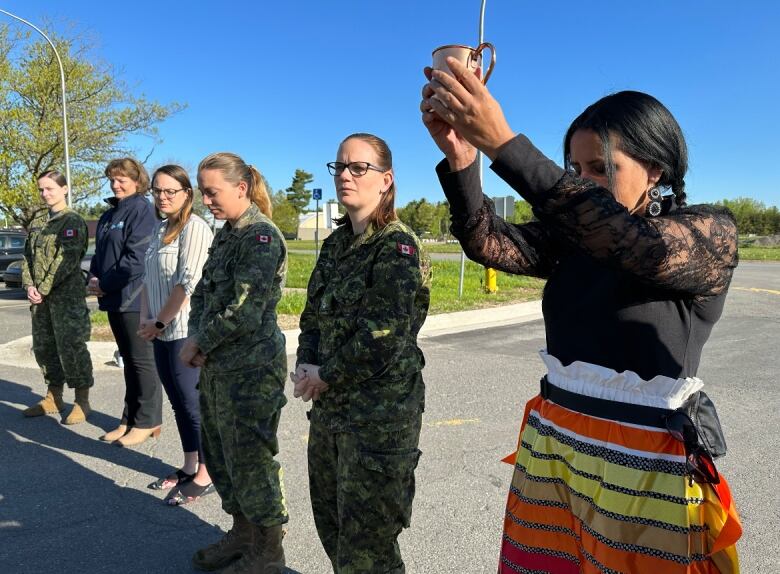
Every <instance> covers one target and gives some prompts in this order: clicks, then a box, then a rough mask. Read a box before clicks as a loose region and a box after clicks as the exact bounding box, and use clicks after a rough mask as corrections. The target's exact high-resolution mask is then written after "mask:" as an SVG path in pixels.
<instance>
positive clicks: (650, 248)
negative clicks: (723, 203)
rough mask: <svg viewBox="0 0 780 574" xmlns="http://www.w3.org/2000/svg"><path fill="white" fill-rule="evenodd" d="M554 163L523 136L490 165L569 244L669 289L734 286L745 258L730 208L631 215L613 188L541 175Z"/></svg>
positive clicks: (699, 291)
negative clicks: (740, 259)
mask: <svg viewBox="0 0 780 574" xmlns="http://www.w3.org/2000/svg"><path fill="white" fill-rule="evenodd" d="M545 162H547V165H545ZM550 165H554V164H553V162H552V161H550V160H549V159H547V158H546V157H544V155H543V154H542V153H541V152H539V151H538V150H537V149H536V148H535V147H534V146H533V145H532V144H531V142H530V141H528V139H527V138H525V137H524V136H522V135H521V136H517V137H516V138H514V139H513V140H512V141H510V142H508V143H507V144H506V145H504V146H503V147H502V148H501V150H500V151H499V153H498V154H497V157H496V159H495V161H494V162H493V164H492V165H491V169H493V170H494V171H495V172H496V173H497V174H498V175H499V176H500V177H501V178H502V179H504V181H506V182H507V183H508V184H509V185H510V186H512V187H513V188H514V189H515V190H516V191H517V192H518V193H520V195H522V196H523V197H524V198H525V199H526V200H527V201H528V202H529V203H530V204H531V205H532V207H533V208H534V212H535V213H536V214H537V215H538V217H539V218H540V220H541V221H542V222H543V223H544V225H545V226H546V227H547V228H548V229H549V232H550V233H551V234H553V235H554V236H555V237H556V238H558V240H559V241H560V242H561V243H564V244H567V245H569V246H570V248H572V249H578V250H580V251H582V252H584V253H587V254H588V255H590V256H591V257H593V258H594V259H597V260H599V261H602V262H603V263H604V264H606V265H609V266H611V267H614V268H618V269H621V270H623V271H626V272H628V273H631V274H632V275H635V276H636V277H638V278H639V279H640V280H643V281H646V282H648V283H651V284H653V285H657V286H660V287H663V288H666V289H671V290H675V291H680V292H684V293H690V294H693V295H701V296H706V295H716V294H718V293H721V292H722V291H724V290H725V289H727V288H728V285H729V283H730V281H731V275H732V273H733V270H734V267H736V265H737V261H738V258H737V230H736V224H735V221H734V218H733V216H732V215H731V213H730V212H729V211H728V210H726V209H724V208H718V207H712V206H693V207H684V208H679V209H677V210H673V211H672V212H670V213H668V214H667V215H663V216H660V217H644V216H642V215H632V214H630V213H629V212H628V210H627V209H626V208H625V207H624V206H622V205H621V204H620V203H618V202H617V201H616V200H615V198H614V197H613V195H612V194H611V193H610V192H609V190H607V189H604V188H603V187H599V186H597V185H596V184H594V183H592V182H590V181H587V180H584V179H580V178H577V177H575V176H574V175H573V174H569V173H564V172H563V170H562V169H561V168H558V170H559V174H560V177H559V178H558V180H557V181H555V182H553V183H552V184H551V183H550V182H551V181H552V179H553V178H552V177H549V178H540V177H539V176H538V175H539V172H540V171H542V170H544V171H548V172H549V173H550V174H552V173H553V169H552V167H550ZM556 167H557V166H556Z"/></svg>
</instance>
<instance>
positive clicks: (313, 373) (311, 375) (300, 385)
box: [290, 363, 329, 403]
mask: <svg viewBox="0 0 780 574" xmlns="http://www.w3.org/2000/svg"><path fill="white" fill-rule="evenodd" d="M290 380H291V381H292V382H293V384H294V385H295V387H294V389H293V396H294V397H295V398H296V399H297V398H300V399H301V400H302V401H303V402H304V403H307V402H309V401H310V400H312V399H314V400H315V401H316V400H319V398H320V395H321V394H322V393H324V392H326V391H327V390H328V388H329V386H328V383H326V382H325V381H323V380H322V379H321V378H320V367H319V365H311V364H309V363H301V364H300V365H298V367H297V368H296V369H295V372H294V373H290Z"/></svg>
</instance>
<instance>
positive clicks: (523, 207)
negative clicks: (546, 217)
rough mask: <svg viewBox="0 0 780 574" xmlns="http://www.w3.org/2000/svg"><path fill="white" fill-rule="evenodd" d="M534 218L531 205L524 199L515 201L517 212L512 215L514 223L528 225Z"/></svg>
mask: <svg viewBox="0 0 780 574" xmlns="http://www.w3.org/2000/svg"><path fill="white" fill-rule="evenodd" d="M533 218H534V214H533V212H532V211H531V204H529V203H528V202H527V201H525V200H523V199H517V200H515V212H514V214H512V223H518V224H522V223H528V222H529V221H531V220H532V219H533Z"/></svg>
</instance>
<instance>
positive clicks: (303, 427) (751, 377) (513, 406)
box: [0, 263, 780, 574]
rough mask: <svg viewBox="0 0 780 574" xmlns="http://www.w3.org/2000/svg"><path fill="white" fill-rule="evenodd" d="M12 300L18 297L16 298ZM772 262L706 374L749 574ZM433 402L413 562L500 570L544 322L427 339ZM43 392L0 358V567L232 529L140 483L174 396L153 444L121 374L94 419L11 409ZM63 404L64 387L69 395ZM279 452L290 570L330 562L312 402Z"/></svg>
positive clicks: (181, 562)
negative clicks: (313, 453) (137, 431)
mask: <svg viewBox="0 0 780 574" xmlns="http://www.w3.org/2000/svg"><path fill="white" fill-rule="evenodd" d="M19 303H22V305H21V307H20V306H19ZM26 313H27V311H26V306H25V305H24V304H23V300H19V299H14V298H12V297H10V296H9V295H8V294H7V293H3V292H2V291H0V325H2V330H1V331H0V342H6V341H7V340H10V339H13V338H16V337H18V336H21V335H22V334H28V333H29V316H28V315H27V314H26ZM778 343H780V265H778V264H758V263H743V264H741V265H740V267H739V268H738V270H737V273H736V275H735V278H734V282H733V284H732V288H731V292H730V295H729V298H728V300H727V303H726V308H725V311H724V316H723V319H722V320H721V321H720V322H719V323H718V324H717V325H716V327H715V329H714V331H713V333H712V337H711V339H710V342H709V344H708V345H707V346H706V347H705V352H704V356H703V358H702V366H701V369H700V372H699V375H700V376H701V377H702V378H703V379H704V381H705V383H706V389H707V391H708V393H709V394H710V396H711V397H712V398H713V399H714V400H715V401H716V403H717V404H718V405H719V408H720V416H721V420H722V422H723V426H724V428H725V432H726V437H727V440H728V444H729V454H728V455H727V456H726V457H725V458H724V459H722V460H721V461H720V463H719V467H720V469H721V472H722V473H723V474H724V475H726V476H727V477H728V479H729V482H730V483H731V486H732V490H733V492H734V494H735V497H736V501H737V504H738V506H739V508H740V511H741V514H742V519H743V523H744V526H745V534H744V536H743V538H742V540H741V542H740V544H739V550H740V554H741V559H742V571H743V572H746V573H774V572H780V558H779V557H778V554H777V547H778V542H779V537H778V534H777V533H778V532H780V494H779V493H780V489H778V488H777V487H776V485H775V481H777V480H780V472H779V471H780V463H779V462H778V460H780V417H778V412H777V411H778V405H780V389H779V388H778V373H780V353H778V348H780V345H778ZM422 345H423V348H424V351H425V354H426V359H427V364H428V366H427V367H426V370H425V379H426V382H427V387H428V390H427V409H426V413H425V419H424V423H425V426H424V429H423V433H422V438H421V449H422V450H423V453H424V454H423V457H422V459H421V462H420V466H419V468H418V472H417V485H418V489H417V497H416V499H415V506H414V516H413V518H412V527H411V528H410V529H409V530H407V531H405V532H404V534H403V535H402V537H401V545H402V550H403V553H404V556H405V560H406V563H407V571H408V572H410V573H417V572H422V573H445V572H462V573H469V574H471V573H482V572H484V573H493V572H495V571H496V563H497V562H496V561H497V554H498V548H499V536H500V532H501V517H502V514H503V508H504V502H505V498H506V492H507V488H508V483H509V480H510V478H511V470H512V469H511V468H510V467H509V466H507V465H505V464H503V463H501V462H499V459H500V458H502V457H503V456H504V455H506V454H508V453H509V452H511V451H512V450H513V449H514V447H515V444H516V439H517V430H518V424H519V419H520V416H521V414H522V408H523V405H524V403H525V401H526V400H527V399H528V398H530V397H531V396H532V395H533V394H534V393H535V392H536V390H537V381H538V379H539V377H540V376H541V374H542V364H541V361H540V360H539V359H538V357H537V355H536V353H537V351H538V350H539V349H540V348H542V347H543V345H544V326H543V323H542V322H541V321H536V322H532V323H526V324H523V325H516V326H509V327H502V328H496V329H489V330H482V331H472V332H468V333H460V334H457V335H444V336H439V337H433V338H428V339H425V340H424V341H423V343H422ZM42 391H43V386H42V384H41V382H40V377H39V375H38V373H37V372H36V371H34V370H31V369H19V368H14V367H7V366H0V573H2V574H6V573H7V574H17V573H18V574H26V573H30V574H32V573H34V574H55V573H66V574H69V573H77V572H90V573H95V574H102V573H106V574H108V573H112V574H124V573H127V574H137V573H139V572H144V573H146V572H148V573H180V572H190V571H191V570H190V568H189V558H190V556H191V554H192V552H193V551H194V550H195V549H196V548H198V547H200V546H201V545H205V544H207V543H209V542H211V541H213V540H215V539H216V538H217V537H218V536H219V535H220V528H226V527H227V526H228V525H229V521H228V519H227V517H226V516H225V515H224V514H223V513H222V512H221V510H220V507H219V500H218V498H217V497H216V496H211V497H208V498H206V499H204V500H202V501H200V502H199V503H197V504H195V505H192V506H191V507H184V508H167V507H165V506H164V505H162V504H161V503H160V499H161V496H160V495H158V494H156V493H154V492H153V491H151V490H147V489H146V484H147V483H149V482H151V481H152V480H153V479H155V478H157V477H158V476H161V475H163V474H164V473H166V472H167V471H169V470H170V469H171V468H172V466H171V465H175V464H179V463H180V452H179V450H180V449H179V444H178V438H177V434H176V431H175V425H174V424H173V417H172V414H171V412H170V407H169V406H168V404H167V403H166V405H165V407H164V412H165V423H164V429H163V434H162V436H161V438H160V439H159V440H156V441H149V442H148V443H146V444H144V445H142V446H140V447H138V448H135V449H118V448H115V447H112V446H110V445H106V444H103V443H100V442H99V441H97V440H96V438H97V437H98V436H99V435H100V434H102V432H103V429H109V428H113V427H114V426H115V425H116V424H117V422H118V420H117V416H118V415H119V413H120V411H121V406H122V405H121V403H122V393H123V384H122V379H121V376H120V374H119V371H118V369H117V371H116V372H113V371H109V372H107V373H106V372H101V374H100V377H99V379H98V381H97V383H96V386H95V388H94V392H93V397H94V398H93V406H94V407H95V408H96V412H95V413H94V414H93V415H92V417H91V418H90V420H89V422H88V423H87V424H84V425H79V426H76V427H64V426H62V425H60V424H59V422H58V420H57V419H55V418H54V417H46V418H42V419H24V418H23V417H21V415H20V411H21V410H22V409H23V408H24V407H25V406H27V405H29V404H32V403H34V402H35V401H36V400H37V399H38V397H39V396H40V394H41V393H42ZM66 397H67V400H68V401H69V402H70V401H71V400H72V395H66ZM279 434H280V445H281V454H280V457H279V458H280V460H281V462H282V464H283V466H284V469H285V481H286V488H287V496H288V503H289V510H290V523H289V534H288V536H287V538H286V539H285V548H286V551H287V556H288V564H289V565H290V566H291V567H292V568H293V569H294V570H295V571H297V572H301V573H306V574H310V573H311V574H318V573H326V572H330V568H329V566H328V563H327V560H326V558H325V555H324V553H323V551H322V550H321V547H320V544H319V541H318V539H317V537H316V533H315V531H314V526H313V521H312V518H311V511H310V507H309V497H308V493H307V484H308V482H307V478H306V460H305V456H306V438H307V424H306V417H305V405H304V404H303V403H300V402H299V401H293V400H291V402H290V403H289V404H288V406H287V407H285V409H284V412H283V416H282V421H281V426H280V432H279Z"/></svg>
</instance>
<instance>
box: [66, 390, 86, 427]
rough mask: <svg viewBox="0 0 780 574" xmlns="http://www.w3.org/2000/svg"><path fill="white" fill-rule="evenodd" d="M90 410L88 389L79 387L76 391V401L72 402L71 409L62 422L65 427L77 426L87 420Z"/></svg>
mask: <svg viewBox="0 0 780 574" xmlns="http://www.w3.org/2000/svg"><path fill="white" fill-rule="evenodd" d="M90 412H92V409H91V408H90V407H89V387H79V388H77V389H76V400H75V401H74V402H73V409H72V410H71V411H70V413H68V416H67V417H65V420H64V421H62V423H63V424H66V425H77V424H79V423H83V422H84V421H85V420H87V417H88V416H89V413H90Z"/></svg>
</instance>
